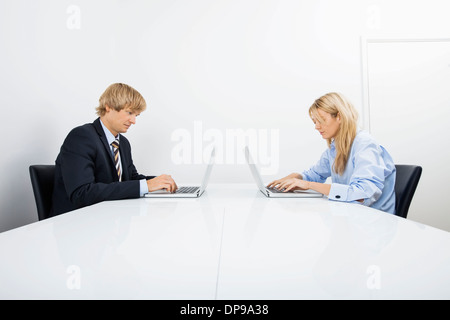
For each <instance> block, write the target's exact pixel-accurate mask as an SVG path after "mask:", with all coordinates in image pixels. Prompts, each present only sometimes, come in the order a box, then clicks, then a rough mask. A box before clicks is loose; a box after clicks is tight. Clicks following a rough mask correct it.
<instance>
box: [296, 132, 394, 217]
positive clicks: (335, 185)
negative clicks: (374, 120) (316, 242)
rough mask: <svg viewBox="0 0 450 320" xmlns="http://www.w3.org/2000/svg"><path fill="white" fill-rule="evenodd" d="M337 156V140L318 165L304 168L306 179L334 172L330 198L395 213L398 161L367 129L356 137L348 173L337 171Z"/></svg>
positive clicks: (318, 179)
mask: <svg viewBox="0 0 450 320" xmlns="http://www.w3.org/2000/svg"><path fill="white" fill-rule="evenodd" d="M335 158H336V148H335V145H334V141H333V142H332V144H331V146H330V148H328V149H327V150H326V151H325V152H324V153H323V154H322V157H321V158H320V160H319V162H317V163H316V164H315V165H314V166H312V167H311V168H310V169H309V170H306V171H304V172H302V173H301V174H302V176H303V179H304V180H307V181H313V182H321V183H324V182H325V181H326V179H327V178H328V177H330V176H331V182H332V183H331V189H330V194H329V195H328V199H330V200H336V201H345V202H355V203H360V202H357V201H356V200H359V199H364V202H363V203H362V204H364V205H365V206H370V207H373V208H375V209H379V210H382V211H385V212H388V213H395V192H394V186H395V175H396V172H395V164H394V161H393V160H392V157H391V156H390V155H389V153H388V152H387V151H386V149H384V148H383V147H382V146H381V145H379V144H378V143H376V142H375V140H374V139H373V138H372V136H371V135H370V134H369V133H367V132H366V131H363V130H361V131H359V132H358V133H357V135H356V137H355V140H354V141H353V144H352V147H351V150H350V156H349V158H348V162H347V166H346V167H345V171H344V174H343V175H342V176H341V175H339V174H337V173H336V172H334V171H333V169H332V166H333V163H334V159H335Z"/></svg>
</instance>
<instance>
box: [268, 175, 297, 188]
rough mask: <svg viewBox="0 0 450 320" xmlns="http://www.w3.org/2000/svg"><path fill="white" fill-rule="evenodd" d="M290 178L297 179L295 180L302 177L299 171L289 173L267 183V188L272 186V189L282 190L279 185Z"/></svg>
mask: <svg viewBox="0 0 450 320" xmlns="http://www.w3.org/2000/svg"><path fill="white" fill-rule="evenodd" d="M291 179H297V180H299V179H302V175H301V174H299V173H291V174H290V175H288V176H286V177H284V178H281V179H278V180H274V181H272V182H271V183H269V184H268V185H267V188H269V189H271V188H274V189H278V190H282V188H280V185H281V184H284V183H285V182H286V181H288V180H291Z"/></svg>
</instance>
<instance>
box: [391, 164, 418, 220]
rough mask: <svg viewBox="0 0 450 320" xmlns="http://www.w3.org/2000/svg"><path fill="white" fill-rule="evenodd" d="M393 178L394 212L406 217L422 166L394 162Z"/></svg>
mask: <svg viewBox="0 0 450 320" xmlns="http://www.w3.org/2000/svg"><path fill="white" fill-rule="evenodd" d="M395 169H396V170H397V174H396V179H395V214H396V215H397V216H400V217H403V218H406V217H407V215H408V210H409V205H410V204H411V201H412V198H413V196H414V193H415V192H416V188H417V185H418V183H419V180H420V176H421V174H422V167H421V166H416V165H407V164H396V165H395Z"/></svg>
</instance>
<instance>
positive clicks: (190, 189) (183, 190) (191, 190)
mask: <svg viewBox="0 0 450 320" xmlns="http://www.w3.org/2000/svg"><path fill="white" fill-rule="evenodd" d="M198 189H200V187H181V188H179V189H177V191H176V192H175V193H195V192H197V190H198Z"/></svg>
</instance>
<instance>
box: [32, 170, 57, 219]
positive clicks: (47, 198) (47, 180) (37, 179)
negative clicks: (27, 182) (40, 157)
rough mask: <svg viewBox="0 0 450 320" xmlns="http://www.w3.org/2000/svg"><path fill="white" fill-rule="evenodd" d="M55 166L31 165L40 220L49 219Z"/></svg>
mask: <svg viewBox="0 0 450 320" xmlns="http://www.w3.org/2000/svg"><path fill="white" fill-rule="evenodd" d="M54 177H55V165H31V166H30V178H31V186H32V187H33V193H34V199H35V200H36V207H37V212H38V218H39V220H44V219H46V218H48V217H49V214H50V209H51V206H52V194H53V184H54Z"/></svg>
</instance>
